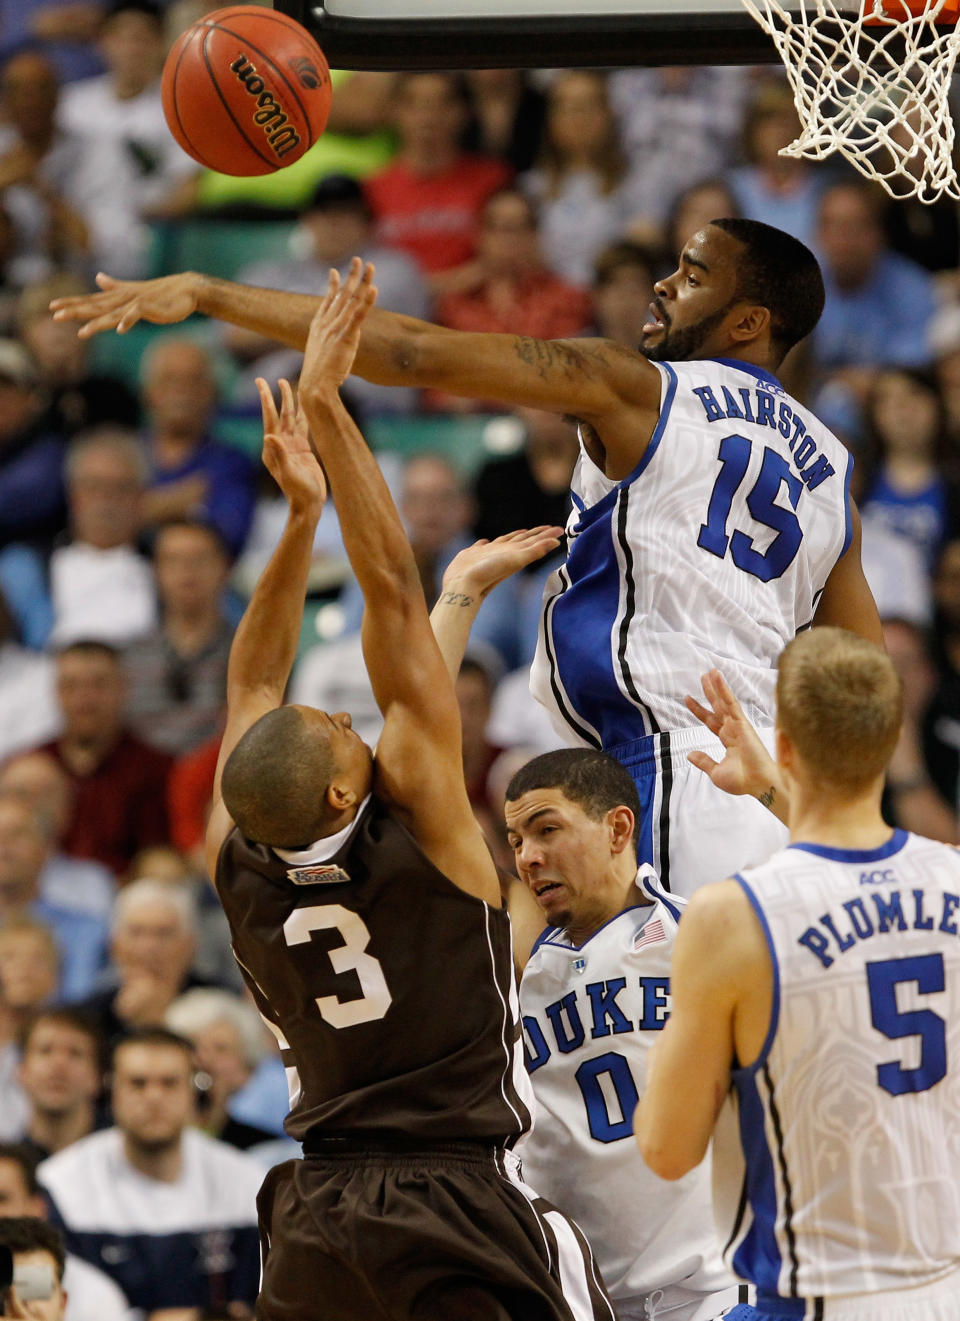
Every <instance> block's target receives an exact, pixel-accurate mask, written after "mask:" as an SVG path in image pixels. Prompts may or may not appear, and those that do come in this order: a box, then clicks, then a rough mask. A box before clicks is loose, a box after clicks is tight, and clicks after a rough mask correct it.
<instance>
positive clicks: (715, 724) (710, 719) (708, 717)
mask: <svg viewBox="0 0 960 1321" xmlns="http://www.w3.org/2000/svg"><path fill="white" fill-rule="evenodd" d="M683 702H684V705H685V706H686V708H687V710H688V711H689V712H690V714H691V715H695V716H696V717H697V719H698V720H699V721H700V723H701V725H706V727H707V729H709V730H710V733H711V734H719V732H720V726H721V725H722V724H723V721H722V720H721V718H720V716H719V715H717V713H716V712H715V711H711V710H710V708H709V707H706V706H704V705H703V704H702V703H701V702H698V701H697V699H696V698H695V697H690V696H689V694H688V695H687V696H686V697H685V698H684V699H683Z"/></svg>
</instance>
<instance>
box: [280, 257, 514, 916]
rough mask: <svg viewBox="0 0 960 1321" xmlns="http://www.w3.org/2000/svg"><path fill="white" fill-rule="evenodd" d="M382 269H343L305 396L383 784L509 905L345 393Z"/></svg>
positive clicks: (417, 825) (429, 643)
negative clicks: (335, 528) (346, 576)
mask: <svg viewBox="0 0 960 1321" xmlns="http://www.w3.org/2000/svg"><path fill="white" fill-rule="evenodd" d="M372 280H373V268H372V266H369V265H367V266H363V264H362V263H361V262H360V261H359V260H355V261H354V262H353V264H352V266H351V271H350V275H349V276H348V278H347V280H346V281H345V282H344V283H343V284H342V285H341V282H340V279H339V276H338V275H337V273H336V272H335V271H332V272H331V274H330V284H329V288H328V292H327V295H326V297H325V298H324V300H323V302H322V303H321V306H320V309H319V311H318V312H317V314H316V316H315V317H314V320H313V322H312V324H311V327H310V334H309V337H308V340H307V348H306V352H305V354H304V362H303V372H302V374H301V377H300V398H301V401H302V403H303V407H304V409H305V411H306V413H307V417H308V419H309V421H310V428H311V432H312V435H313V441H314V445H315V447H316V450H317V453H318V455H319V457H320V459H321V461H322V463H323V466H324V469H325V471H326V473H327V476H328V478H329V480H330V486H331V489H332V492H333V496H334V499H335V500H336V503H337V513H338V515H339V517H340V528H341V532H342V534H343V540H344V545H345V547H346V551H347V555H348V557H349V559H350V564H351V567H352V568H353V571H354V573H355V574H356V576H357V581H358V582H359V584H360V587H361V590H362V591H363V596H364V616H363V629H362V639H363V654H364V661H365V662H366V666H367V672H368V674H369V677H370V683H371V686H372V688H373V692H374V696H375V697H376V699H377V705H378V706H379V707H380V710H381V711H382V713H383V716H384V727H383V732H382V734H381V736H380V741H379V743H378V745H377V759H376V770H377V789H378V792H379V793H380V794H381V795H383V796H385V797H386V798H387V799H389V801H390V802H391V803H392V804H393V805H394V807H395V808H396V809H398V810H399V811H400V812H401V813H402V815H403V816H404V817H405V819H406V822H407V824H408V826H409V828H410V830H411V831H412V833H413V835H414V837H415V838H416V840H417V842H418V843H419V844H420V846H421V848H422V849H423V850H424V852H425V853H426V854H427V856H428V857H429V858H430V859H431V861H432V862H433V863H434V864H435V865H436V866H437V867H438V868H439V869H440V870H441V871H443V872H444V874H445V875H447V876H448V877H449V878H450V879H451V880H452V881H453V882H454V883H455V884H457V885H459V886H461V888H462V889H464V890H467V891H469V892H470V893H471V894H474V895H476V896H478V897H479V898H482V899H485V900H487V901H488V902H490V903H493V904H499V903H500V887H499V883H498V881H497V874H496V869H495V867H494V865H493V861H492V859H491V857H490V854H489V851H488V849H487V847H486V845H485V844H484V842H483V836H482V835H481V833H480V830H479V827H478V826H477V824H476V821H475V820H474V817H473V813H472V810H471V808H470V804H469V801H468V799H467V792H466V786H465V785H464V780H463V764H462V754H461V744H460V713H459V710H458V707H457V701H456V696H455V694H454V689H453V683H452V681H451V679H450V676H449V675H448V673H447V670H446V666H445V664H444V661H443V657H442V656H441V654H440V650H439V648H438V646H437V643H436V640H435V639H434V636H433V632H432V631H431V628H430V620H429V616H428V614H427V605H426V601H425V600H424V596H423V588H422V586H421V583H420V577H419V574H418V572H417V566H416V562H415V560H414V556H413V551H412V549H411V548H410V543H409V542H408V540H407V536H406V533H405V532H404V529H403V524H402V523H401V520H400V515H399V514H398V513H397V510H396V507H395V506H394V503H393V500H392V499H391V496H390V493H389V491H388V489H387V485H386V483H385V482H384V480H383V475H382V474H381V472H380V469H379V467H378V466H377V463H376V460H375V459H374V457H373V455H372V454H371V453H370V451H369V449H368V448H367V445H366V443H365V442H364V439H363V437H362V436H361V434H360V432H359V431H358V429H357V427H356V426H355V425H354V423H353V421H352V419H351V418H350V416H349V414H348V413H347V411H346V409H345V408H344V406H343V403H342V401H341V399H340V395H339V387H340V385H341V384H342V382H343V380H344V378H345V377H346V375H347V374H348V373H349V371H350V369H351V366H352V364H353V357H354V353H355V351H356V345H357V341H358V339H359V335H360V327H361V325H362V324H363V320H364V318H365V317H366V315H367V313H368V311H369V308H370V307H371V305H372V303H373V299H374V297H375V296H376V290H375V289H374V287H373V283H372Z"/></svg>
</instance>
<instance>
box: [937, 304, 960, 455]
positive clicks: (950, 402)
mask: <svg viewBox="0 0 960 1321" xmlns="http://www.w3.org/2000/svg"><path fill="white" fill-rule="evenodd" d="M929 340H930V353H931V356H932V358H933V370H934V374H935V375H936V378H937V385H938V386H939V387H940V396H941V398H942V399H943V404H944V408H945V409H946V414H947V430H948V431H949V432H950V439H951V442H952V443H953V445H954V447H956V445H957V442H958V440H960V303H956V302H952V301H951V302H946V303H943V304H942V305H941V306H940V307H939V308H938V309H937V311H936V312H935V313H934V316H933V319H932V321H931V322H930V334H929Z"/></svg>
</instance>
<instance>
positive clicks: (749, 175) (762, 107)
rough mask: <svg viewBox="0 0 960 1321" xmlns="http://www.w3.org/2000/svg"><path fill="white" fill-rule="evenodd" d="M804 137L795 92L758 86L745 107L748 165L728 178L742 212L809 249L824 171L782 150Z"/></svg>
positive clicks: (776, 85)
mask: <svg viewBox="0 0 960 1321" xmlns="http://www.w3.org/2000/svg"><path fill="white" fill-rule="evenodd" d="M799 136H800V120H799V118H798V116H797V108H796V106H795V105H794V101H793V93H792V92H791V90H790V88H789V87H788V85H787V83H786V82H775V83H768V82H764V83H760V84H759V85H758V86H757V87H756V89H755V91H754V93H753V95H752V97H751V100H750V104H749V105H748V106H747V112H746V117H745V119H744V125H743V149H744V150H743V154H744V156H745V157H746V161H747V163H746V164H745V165H742V166H740V167H739V168H737V169H735V170H731V171H730V173H729V174H728V175H727V180H728V182H729V184H730V188H731V190H732V192H733V195H734V197H735V198H736V202H737V208H738V213H739V214H740V215H742V216H745V217H746V218H747V219H748V220H762V221H763V222H764V223H765V224H767V225H774V226H775V227H776V228H777V229H782V230H784V231H785V232H786V233H787V234H792V235H793V236H794V238H798V239H799V240H800V241H801V243H806V244H807V246H808V247H809V246H810V245H812V244H813V242H814V240H815V236H816V228H817V207H818V204H819V200H820V194H821V192H822V191H823V187H824V184H825V182H826V179H825V176H824V172H823V169H822V167H819V166H817V165H814V164H812V163H811V162H810V161H808V160H805V159H804V158H803V157H799V156H781V155H780V151H781V148H783V147H786V146H789V144H790V143H791V142H793V141H794V139H795V138H798V137H799Z"/></svg>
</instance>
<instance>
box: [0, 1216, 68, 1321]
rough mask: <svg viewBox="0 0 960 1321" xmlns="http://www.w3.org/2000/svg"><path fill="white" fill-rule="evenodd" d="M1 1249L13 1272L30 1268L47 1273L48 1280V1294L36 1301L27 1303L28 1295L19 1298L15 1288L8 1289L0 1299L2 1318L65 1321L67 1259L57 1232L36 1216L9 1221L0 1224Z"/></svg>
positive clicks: (12, 1218) (1, 1221)
mask: <svg viewBox="0 0 960 1321" xmlns="http://www.w3.org/2000/svg"><path fill="white" fill-rule="evenodd" d="M0 1247H2V1248H5V1249H6V1250H7V1251H8V1252H9V1253H10V1254H11V1256H12V1259H13V1269H14V1272H18V1271H21V1270H24V1269H29V1268H31V1267H32V1268H33V1269H35V1270H36V1269H39V1270H41V1271H44V1270H45V1271H48V1272H49V1273H50V1277H51V1288H50V1290H49V1292H47V1291H46V1290H44V1293H43V1294H41V1296H40V1297H39V1298H32V1299H30V1301H29V1302H28V1301H27V1299H28V1298H30V1294H26V1297H24V1298H21V1297H20V1295H19V1293H18V1291H17V1289H16V1287H14V1286H11V1287H10V1288H9V1289H7V1290H6V1291H5V1292H4V1294H3V1296H2V1299H0V1301H2V1303H3V1315H4V1316H16V1317H31V1318H35V1319H36V1321H64V1318H65V1317H66V1308H67V1294H66V1290H65V1288H64V1284H63V1273H64V1269H65V1267H66V1264H67V1259H66V1253H65V1251H64V1246H63V1239H62V1237H61V1235H60V1233H59V1231H58V1230H56V1229H54V1227H53V1226H52V1225H48V1224H47V1222H46V1221H45V1220H41V1219H40V1218H39V1216H23V1217H11V1218H9V1219H4V1220H0ZM24 1292H26V1291H24Z"/></svg>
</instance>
